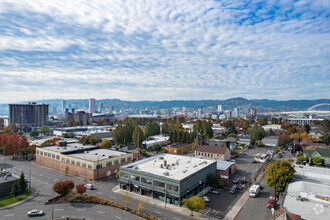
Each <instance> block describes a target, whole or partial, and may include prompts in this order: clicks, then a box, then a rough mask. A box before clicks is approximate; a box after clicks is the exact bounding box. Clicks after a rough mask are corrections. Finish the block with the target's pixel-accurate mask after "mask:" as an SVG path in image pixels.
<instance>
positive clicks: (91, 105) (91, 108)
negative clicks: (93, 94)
mask: <svg viewBox="0 0 330 220" xmlns="http://www.w3.org/2000/svg"><path fill="white" fill-rule="evenodd" d="M89 113H95V99H93V98H90V99H89Z"/></svg>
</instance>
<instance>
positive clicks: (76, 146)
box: [42, 143, 96, 153]
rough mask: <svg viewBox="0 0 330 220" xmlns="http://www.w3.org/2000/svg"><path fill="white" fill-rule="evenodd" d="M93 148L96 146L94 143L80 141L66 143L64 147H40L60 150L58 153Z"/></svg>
mask: <svg viewBox="0 0 330 220" xmlns="http://www.w3.org/2000/svg"><path fill="white" fill-rule="evenodd" d="M93 148H96V146H94V145H83V144H81V143H74V144H68V145H67V146H66V147H58V146H48V147H42V149H45V150H50V151H54V152H60V153H70V152H74V151H77V150H80V151H82V150H83V151H88V150H91V149H93Z"/></svg>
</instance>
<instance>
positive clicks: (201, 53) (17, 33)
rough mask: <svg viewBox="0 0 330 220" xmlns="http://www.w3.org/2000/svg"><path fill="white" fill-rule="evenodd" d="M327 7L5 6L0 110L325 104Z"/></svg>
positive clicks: (0, 16)
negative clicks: (44, 105)
mask: <svg viewBox="0 0 330 220" xmlns="http://www.w3.org/2000/svg"><path fill="white" fill-rule="evenodd" d="M329 9H330V8H329V4H327V2H326V1H312V2H305V1H287V2H284V1H281V2H279V3H272V2H268V1H267V2H266V1H265V2H263V1H250V2H242V1H221V2H217V1H183V0H182V1H179V2H178V1H166V2H161V1H153V2H151V3H145V2H142V1H141V2H140V1H134V2H125V1H119V2H117V1H111V2H104V1H103V2H99V1H81V2H79V3H77V2H72V1H61V2H56V1H54V2H50V1H46V2H45V1H21V2H20V3H16V2H10V1H2V2H1V3H0V29H1V30H2V31H1V32H0V39H1V41H0V79H1V87H0V96H1V100H0V103H13V102H20V101H27V100H40V99H58V98H59V99H84V98H89V97H95V99H104V98H110V99H114V98H118V99H121V100H132V101H137V100H156V101H158V100H209V99H222V100H223V99H228V98H233V97H243V98H246V99H264V98H265V99H273V100H290V99H296V100H303V99H313V100H315V99H322V98H329V92H330V86H329V85H330V76H329V70H330V65H329V61H328V60H329V51H330V50H329V49H330V42H329V40H328V39H330V36H329V26H328V22H329V18H328V17H329Z"/></svg>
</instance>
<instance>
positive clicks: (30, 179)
mask: <svg viewBox="0 0 330 220" xmlns="http://www.w3.org/2000/svg"><path fill="white" fill-rule="evenodd" d="M29 176H30V177H29V179H30V182H29V185H30V188H31V185H32V183H31V181H32V178H31V163H30V173H29Z"/></svg>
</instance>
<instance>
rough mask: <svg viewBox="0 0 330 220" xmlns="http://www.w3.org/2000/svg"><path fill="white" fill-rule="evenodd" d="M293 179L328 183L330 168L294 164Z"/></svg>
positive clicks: (329, 181)
mask: <svg viewBox="0 0 330 220" xmlns="http://www.w3.org/2000/svg"><path fill="white" fill-rule="evenodd" d="M295 170H296V173H295V174H294V175H293V178H294V179H297V180H304V181H308V182H315V183H319V184H324V185H330V169H328V168H323V167H313V166H303V165H295Z"/></svg>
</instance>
